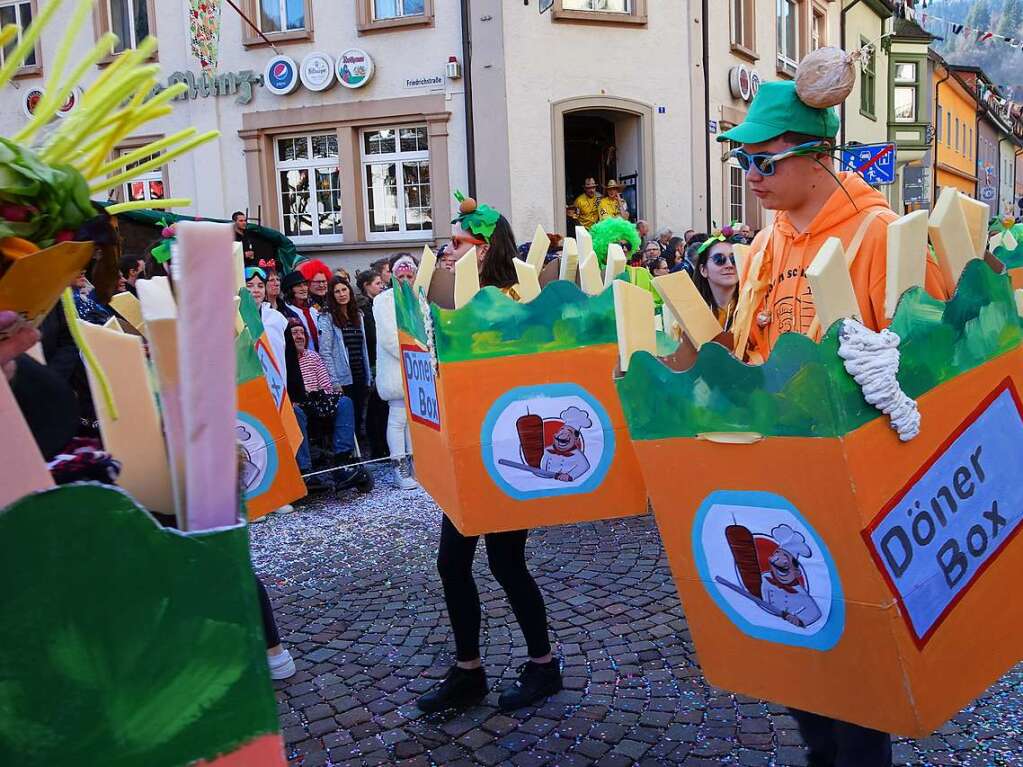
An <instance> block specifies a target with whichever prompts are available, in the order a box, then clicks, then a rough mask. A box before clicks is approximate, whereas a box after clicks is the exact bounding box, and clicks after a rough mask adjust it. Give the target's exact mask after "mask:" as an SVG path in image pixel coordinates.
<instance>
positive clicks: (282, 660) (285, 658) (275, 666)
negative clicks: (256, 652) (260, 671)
mask: <svg viewBox="0 0 1023 767" xmlns="http://www.w3.org/2000/svg"><path fill="white" fill-rule="evenodd" d="M266 660H267V663H268V664H269V665H270V678H271V679H289V678H290V677H293V676H295V671H296V669H295V659H294V658H292V657H291V653H290V652H288V651H287V650H285V651H284V652H282V653H281V654H280V655H267V656H266Z"/></svg>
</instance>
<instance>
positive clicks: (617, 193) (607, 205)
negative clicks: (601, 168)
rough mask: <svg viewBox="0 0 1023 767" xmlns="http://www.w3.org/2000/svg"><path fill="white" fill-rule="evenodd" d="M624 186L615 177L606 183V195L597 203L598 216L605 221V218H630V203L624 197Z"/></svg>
mask: <svg viewBox="0 0 1023 767" xmlns="http://www.w3.org/2000/svg"><path fill="white" fill-rule="evenodd" d="M623 188H624V187H622V185H621V184H619V183H618V182H617V181H615V180H614V179H611V180H610V181H608V182H607V184H605V185H604V197H602V198H601V200H600V202H599V203H597V217H598V218H599V219H600V220H601V221H603V220H604V219H605V218H624V219H625V220H626V221H628V220H629V204H628V203H627V202H625V198H624V197H622V189H623Z"/></svg>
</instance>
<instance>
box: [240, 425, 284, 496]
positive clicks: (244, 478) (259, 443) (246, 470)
mask: <svg viewBox="0 0 1023 767" xmlns="http://www.w3.org/2000/svg"><path fill="white" fill-rule="evenodd" d="M237 418H238V420H237V422H236V424H235V436H236V437H237V438H238V445H239V448H240V449H241V462H240V468H239V472H240V478H241V483H242V487H243V489H244V493H245V498H246V499H251V498H255V497H256V496H258V495H262V494H263V493H265V492H266V491H267V490H269V489H270V487H271V486H272V485H273V483H274V479H275V478H276V476H277V466H278V457H277V447H276V444H275V443H274V441H273V437H271V436H270V433H269V432H268V431H267V430H266V427H265V426H263V424H262V423H261V422H260V421H259V419H258V418H256V417H255V416H254V415H252V414H250V413H245V412H242V411H239V412H238V416H237Z"/></svg>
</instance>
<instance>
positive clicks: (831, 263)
mask: <svg viewBox="0 0 1023 767" xmlns="http://www.w3.org/2000/svg"><path fill="white" fill-rule="evenodd" d="M806 280H807V282H809V283H810V290H811V291H812V292H813V304H814V307H816V309H817V317H818V319H820V323H821V330H822V331H823V332H825V333H826V332H827V331H828V328H830V327H831V325H832V323H833V322H835V320H839V319H842V318H845V317H853V318H855V319H858V320H859V319H862V317H860V305H859V303H858V302H857V301H856V291H855V290H854V289H853V284H852V278H851V277H850V276H849V267H848V265H847V264H846V263H845V250H844V248H843V247H842V241H841V240H840V239H838V238H837V237H829V238H828V239H827V240H825V241H824V244H823V245H822V246H821V249H820V250H819V251H817V255H816V256H815V257H814V259H813V261H812V262H811V263H810V266H808V267H807V269H806Z"/></svg>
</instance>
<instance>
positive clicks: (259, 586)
mask: <svg viewBox="0 0 1023 767" xmlns="http://www.w3.org/2000/svg"><path fill="white" fill-rule="evenodd" d="M255 579H256V593H257V594H259V616H260V618H262V619H263V633H264V634H266V649H268V650H269V649H270V648H271V647H276V646H277V645H279V644H280V643H281V635H280V633H279V632H278V631H277V621H276V620H275V619H274V610H273V607H271V606H270V595H269V594H267V593H266V586H264V585H263V581H261V580H260V579H259V576H258V575H257V576H255Z"/></svg>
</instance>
